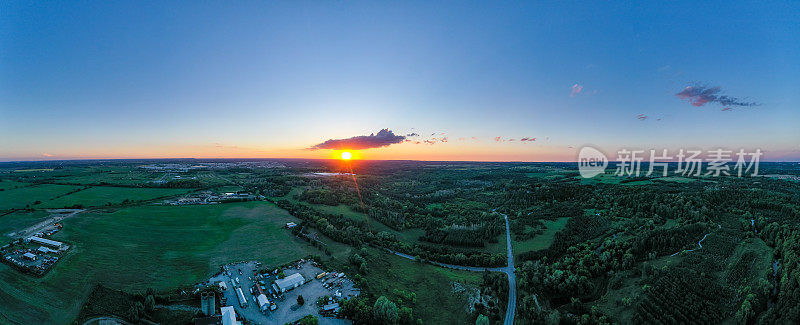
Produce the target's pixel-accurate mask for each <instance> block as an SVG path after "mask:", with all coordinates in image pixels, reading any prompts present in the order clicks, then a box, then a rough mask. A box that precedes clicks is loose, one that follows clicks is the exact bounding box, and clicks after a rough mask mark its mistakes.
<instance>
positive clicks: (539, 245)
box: [504, 217, 569, 254]
mask: <svg viewBox="0 0 800 325" xmlns="http://www.w3.org/2000/svg"><path fill="white" fill-rule="evenodd" d="M567 220H569V218H568V217H563V218H558V219H556V220H555V221H550V220H544V221H542V222H543V223H544V226H545V230H544V232H543V233H542V234H540V235H536V236H535V237H533V238H531V239H528V240H524V241H514V242H513V243H511V246H512V247H513V249H514V254H519V253H524V252H530V251H538V250H542V249H545V248H548V247H550V244H552V243H553V238H554V237H555V236H556V233H557V232H559V231H561V229H564V227H566V226H567ZM504 242H505V241H504Z"/></svg>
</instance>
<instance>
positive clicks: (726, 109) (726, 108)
mask: <svg viewBox="0 0 800 325" xmlns="http://www.w3.org/2000/svg"><path fill="white" fill-rule="evenodd" d="M730 110H732V108H730V107H725V108H723V109H722V111H723V112H724V111H730Z"/></svg>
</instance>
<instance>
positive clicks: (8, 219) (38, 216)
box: [0, 210, 50, 245]
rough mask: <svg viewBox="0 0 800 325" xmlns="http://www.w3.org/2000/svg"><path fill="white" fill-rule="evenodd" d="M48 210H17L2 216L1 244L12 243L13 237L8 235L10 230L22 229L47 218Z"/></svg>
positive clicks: (0, 228)
mask: <svg viewBox="0 0 800 325" xmlns="http://www.w3.org/2000/svg"><path fill="white" fill-rule="evenodd" d="M49 215H50V213H48V212H47V211H44V210H36V211H33V212H23V211H17V212H14V213H11V214H7V215H4V216H2V217H0V245H5V244H8V243H10V242H11V241H12V240H13V239H15V238H12V237H8V236H7V234H8V233H9V232H14V231H17V230H22V229H25V228H28V227H30V226H33V225H35V224H37V223H39V222H41V221H44V220H45V219H47V217H48V216H49Z"/></svg>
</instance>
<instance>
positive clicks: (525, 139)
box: [519, 137, 536, 142]
mask: <svg viewBox="0 0 800 325" xmlns="http://www.w3.org/2000/svg"><path fill="white" fill-rule="evenodd" d="M519 141H522V142H525V141H530V142H533V141H536V138H528V137H525V138H522V139H519Z"/></svg>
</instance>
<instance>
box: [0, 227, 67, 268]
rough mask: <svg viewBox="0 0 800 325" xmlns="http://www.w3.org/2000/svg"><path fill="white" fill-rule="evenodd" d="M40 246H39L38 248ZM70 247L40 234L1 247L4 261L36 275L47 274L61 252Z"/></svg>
mask: <svg viewBox="0 0 800 325" xmlns="http://www.w3.org/2000/svg"><path fill="white" fill-rule="evenodd" d="M36 246H38V248H36ZM67 249H69V245H67V244H65V243H62V242H59V241H55V240H51V239H47V238H42V237H38V236H30V237H28V238H25V239H24V240H21V241H18V242H15V243H11V244H8V245H5V246H3V247H2V249H0V251H1V252H2V256H3V261H5V262H6V263H8V264H11V265H13V266H15V267H16V268H18V269H20V270H22V271H23V272H30V273H33V274H35V275H43V274H45V273H46V272H47V271H48V270H50V268H52V266H53V265H55V263H56V262H58V260H59V256H58V255H59V254H60V253H61V252H62V251H66V250H67Z"/></svg>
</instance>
